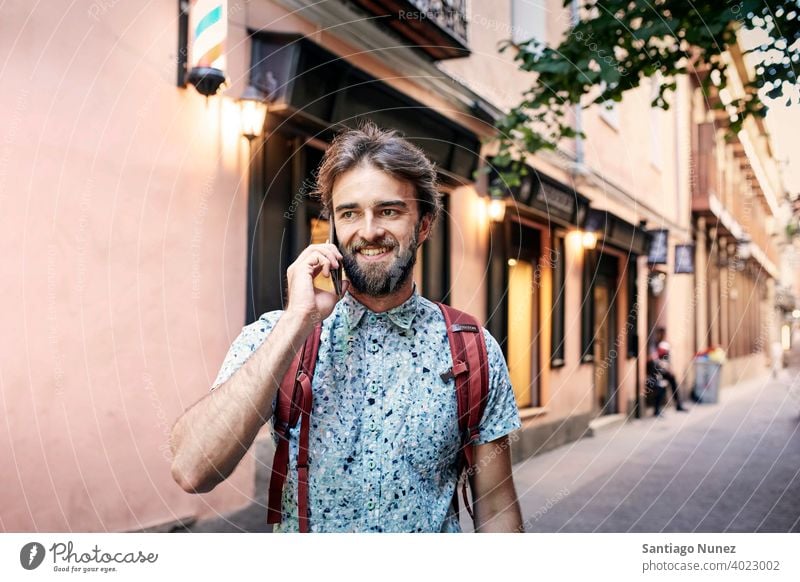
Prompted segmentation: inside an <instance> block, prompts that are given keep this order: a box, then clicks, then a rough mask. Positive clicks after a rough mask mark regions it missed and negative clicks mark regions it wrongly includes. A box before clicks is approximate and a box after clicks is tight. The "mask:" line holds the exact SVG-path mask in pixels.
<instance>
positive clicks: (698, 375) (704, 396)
mask: <svg viewBox="0 0 800 582" xmlns="http://www.w3.org/2000/svg"><path fill="white" fill-rule="evenodd" d="M721 370H722V364H720V363H719V362H715V361H713V360H709V359H702V360H701V359H695V361H694V391H695V395H696V399H697V401H698V402H700V403H702V404H716V402H717V401H718V400H719V379H720V371H721Z"/></svg>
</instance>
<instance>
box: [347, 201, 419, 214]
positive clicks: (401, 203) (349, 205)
mask: <svg viewBox="0 0 800 582" xmlns="http://www.w3.org/2000/svg"><path fill="white" fill-rule="evenodd" d="M372 206H373V208H385V207H387V206H400V207H401V208H408V204H407V203H406V202H405V201H404V200H382V201H380V202H376V203H375V204H373V205H372ZM359 207H360V205H359V204H358V203H357V202H348V203H346V204H340V205H339V206H337V207H336V208H335V209H334V212H341V211H342V210H354V209H356V208H359Z"/></svg>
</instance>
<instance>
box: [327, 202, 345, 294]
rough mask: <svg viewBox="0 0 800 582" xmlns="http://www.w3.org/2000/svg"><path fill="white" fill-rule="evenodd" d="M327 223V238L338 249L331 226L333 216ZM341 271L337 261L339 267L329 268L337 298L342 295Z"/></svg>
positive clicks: (334, 232)
mask: <svg viewBox="0 0 800 582" xmlns="http://www.w3.org/2000/svg"><path fill="white" fill-rule="evenodd" d="M328 224H329V231H328V240H329V241H330V242H331V244H333V245H334V246H335V247H336V248H337V249H338V248H339V241H338V240H337V239H336V229H334V227H333V216H331V217H330V218H329V219H328ZM342 273H343V269H342V262H341V261H339V268H338V269H333V270H331V280H332V281H333V290H334V292H335V293H336V296H337V297H338V298H339V299H341V298H342V295H343V293H342Z"/></svg>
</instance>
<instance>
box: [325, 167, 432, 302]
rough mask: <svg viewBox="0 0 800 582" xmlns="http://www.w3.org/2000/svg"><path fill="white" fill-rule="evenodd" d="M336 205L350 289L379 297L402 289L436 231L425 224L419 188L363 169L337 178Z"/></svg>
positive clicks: (334, 189) (374, 171)
mask: <svg viewBox="0 0 800 582" xmlns="http://www.w3.org/2000/svg"><path fill="white" fill-rule="evenodd" d="M331 205H332V208H333V217H334V220H335V225H336V236H337V238H338V239H339V249H340V251H341V252H342V255H343V257H344V260H343V261H342V262H343V264H344V270H345V272H346V273H347V278H348V279H349V280H350V284H351V285H352V286H353V287H354V288H355V290H356V291H358V292H359V293H364V294H366V295H372V296H375V297H382V296H386V295H389V294H390V293H392V292H394V291H395V290H397V289H398V288H400V287H401V286H402V285H403V284H404V283H405V282H406V281H407V280H408V278H409V277H410V276H411V272H412V270H413V268H414V263H415V262H416V255H417V248H418V247H419V245H420V244H422V242H423V241H424V240H425V239H426V238H427V236H428V233H429V230H430V220H429V218H428V217H425V219H424V220H422V221H421V222H420V220H419V211H418V205H417V201H416V198H415V191H414V187H413V186H412V185H411V184H409V183H408V182H403V181H400V180H397V179H395V178H393V177H392V176H390V175H389V174H387V173H385V172H382V171H381V170H378V169H377V168H374V167H372V166H369V165H359V166H356V167H355V168H352V169H351V170H348V171H347V172H345V173H343V174H342V175H340V176H339V177H338V178H337V179H336V181H335V182H334V185H333V193H332V201H331Z"/></svg>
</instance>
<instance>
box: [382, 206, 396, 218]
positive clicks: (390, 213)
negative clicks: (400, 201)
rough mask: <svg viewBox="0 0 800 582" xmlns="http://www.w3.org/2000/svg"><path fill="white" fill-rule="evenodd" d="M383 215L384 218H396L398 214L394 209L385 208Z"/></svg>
mask: <svg viewBox="0 0 800 582" xmlns="http://www.w3.org/2000/svg"><path fill="white" fill-rule="evenodd" d="M381 214H383V216H394V215H395V214H397V210H395V209H394V208H384V209H383V210H382V211H381Z"/></svg>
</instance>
